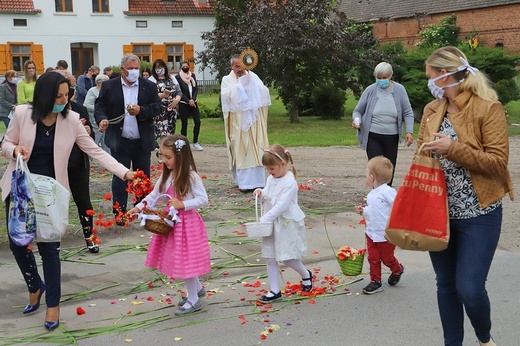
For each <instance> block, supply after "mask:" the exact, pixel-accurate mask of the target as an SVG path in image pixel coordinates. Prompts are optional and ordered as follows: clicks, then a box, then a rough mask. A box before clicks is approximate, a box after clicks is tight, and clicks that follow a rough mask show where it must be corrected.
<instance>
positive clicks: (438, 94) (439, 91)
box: [428, 71, 464, 100]
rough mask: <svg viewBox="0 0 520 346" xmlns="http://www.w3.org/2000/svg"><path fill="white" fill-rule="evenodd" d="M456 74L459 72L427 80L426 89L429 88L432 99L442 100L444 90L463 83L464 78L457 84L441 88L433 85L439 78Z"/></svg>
mask: <svg viewBox="0 0 520 346" xmlns="http://www.w3.org/2000/svg"><path fill="white" fill-rule="evenodd" d="M457 72H460V71H454V72H449V73H446V74H443V75H442V76H439V77H436V78H432V79H428V88H430V92H431V93H432V95H433V97H435V98H436V99H439V100H442V99H443V98H444V89H446V88H451V87H454V86H456V85H459V84H461V83H462V82H464V78H462V79H461V80H459V81H458V82H455V83H452V84H448V85H445V86H443V87H440V86H438V85H437V84H435V81H437V80H439V79H441V78H444V77H447V76H451V75H452V74H455V73H457Z"/></svg>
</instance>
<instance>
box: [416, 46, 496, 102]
mask: <svg viewBox="0 0 520 346" xmlns="http://www.w3.org/2000/svg"><path fill="white" fill-rule="evenodd" d="M460 58H463V59H464V60H465V61H468V58H466V55H464V53H462V52H461V51H460V50H459V49H458V48H456V47H453V46H446V47H442V48H439V49H437V50H436V51H435V52H433V53H432V54H431V55H430V57H429V58H428V59H426V61H425V64H426V65H428V66H430V67H431V68H433V69H434V70H437V71H440V70H442V69H444V70H446V71H447V72H454V71H457V69H458V68H460V67H461V66H463V65H464V63H463V62H462V61H461V60H460ZM453 76H454V77H455V78H456V79H458V80H462V79H464V81H463V82H462V83H461V84H460V86H459V90H460V92H464V91H466V90H467V91H469V92H471V93H473V94H475V95H477V96H478V97H480V98H481V99H483V100H487V101H497V100H498V96H497V93H496V91H495V89H493V87H492V86H491V81H490V80H489V77H488V76H487V75H486V74H485V73H484V72H481V71H475V74H473V72H471V71H469V70H468V69H464V70H462V71H460V72H458V73H455V74H454V75H453Z"/></svg>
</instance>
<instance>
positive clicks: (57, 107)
mask: <svg viewBox="0 0 520 346" xmlns="http://www.w3.org/2000/svg"><path fill="white" fill-rule="evenodd" d="M66 105H67V104H66V103H65V104H63V105H57V104H54V106H52V112H53V113H61V111H62V110H63V109H65V106H66Z"/></svg>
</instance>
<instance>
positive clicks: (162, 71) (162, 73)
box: [155, 68, 164, 76]
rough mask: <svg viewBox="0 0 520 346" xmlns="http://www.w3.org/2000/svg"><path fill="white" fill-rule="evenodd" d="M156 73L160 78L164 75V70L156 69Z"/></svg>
mask: <svg viewBox="0 0 520 346" xmlns="http://www.w3.org/2000/svg"><path fill="white" fill-rule="evenodd" d="M155 73H157V75H158V76H162V75H164V68H156V69H155Z"/></svg>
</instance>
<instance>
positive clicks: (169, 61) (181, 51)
mask: <svg viewBox="0 0 520 346" xmlns="http://www.w3.org/2000/svg"><path fill="white" fill-rule="evenodd" d="M169 47H177V48H179V52H176V51H173V52H169V51H168V48H169ZM165 53H166V61H165V62H166V65H168V69H169V70H170V71H172V72H179V71H180V70H181V62H182V61H183V60H184V44H182V43H166V44H165ZM176 57H178V61H177V59H176ZM170 58H171V59H170ZM170 64H171V65H170ZM176 64H178V65H177V66H176Z"/></svg>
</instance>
